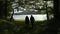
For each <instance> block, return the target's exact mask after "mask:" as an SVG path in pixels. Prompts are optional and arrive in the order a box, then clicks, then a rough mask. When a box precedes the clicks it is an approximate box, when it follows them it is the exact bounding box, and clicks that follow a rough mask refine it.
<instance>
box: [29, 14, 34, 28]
mask: <svg viewBox="0 0 60 34" xmlns="http://www.w3.org/2000/svg"><path fill="white" fill-rule="evenodd" d="M30 21H31V25H32V28H33V24H34V22H35V19H34V17H33V16H32V15H31V17H30Z"/></svg>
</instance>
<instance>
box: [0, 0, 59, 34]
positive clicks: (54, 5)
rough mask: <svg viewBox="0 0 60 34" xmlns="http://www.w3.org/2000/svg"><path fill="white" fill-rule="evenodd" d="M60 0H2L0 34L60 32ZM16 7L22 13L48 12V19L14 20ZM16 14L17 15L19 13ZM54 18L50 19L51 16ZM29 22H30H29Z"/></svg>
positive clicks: (0, 5) (57, 33) (0, 4)
mask: <svg viewBox="0 0 60 34" xmlns="http://www.w3.org/2000/svg"><path fill="white" fill-rule="evenodd" d="M59 1H60V0H0V34H60V4H59V3H60V2H59ZM14 9H17V11H19V10H21V11H23V12H22V13H18V14H20V15H26V14H46V17H47V20H44V21H34V18H33V16H32V15H31V18H32V19H31V21H29V19H28V17H27V16H26V19H25V20H24V21H22V20H19V21H16V20H14V18H13V16H14V14H15V13H14ZM18 14H16V15H18ZM50 15H53V18H51V19H49V16H50ZM28 22H29V23H28Z"/></svg>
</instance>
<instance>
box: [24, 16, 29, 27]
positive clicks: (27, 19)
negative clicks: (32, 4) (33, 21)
mask: <svg viewBox="0 0 60 34" xmlns="http://www.w3.org/2000/svg"><path fill="white" fill-rule="evenodd" d="M25 23H26V27H28V26H29V18H28V16H26V17H25Z"/></svg>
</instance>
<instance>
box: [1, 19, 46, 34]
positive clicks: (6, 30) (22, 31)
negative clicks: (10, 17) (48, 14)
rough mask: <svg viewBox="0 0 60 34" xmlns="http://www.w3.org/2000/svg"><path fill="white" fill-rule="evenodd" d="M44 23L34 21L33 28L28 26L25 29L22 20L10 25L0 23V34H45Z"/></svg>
mask: <svg viewBox="0 0 60 34" xmlns="http://www.w3.org/2000/svg"><path fill="white" fill-rule="evenodd" d="M45 23H46V21H35V23H34V26H33V28H32V25H31V24H29V27H26V24H25V22H24V21H23V20H19V21H18V20H17V21H14V23H12V24H10V23H7V22H4V23H3V22H0V31H2V32H3V33H2V32H0V34H46V33H47V32H46V28H47V26H46V24H45Z"/></svg>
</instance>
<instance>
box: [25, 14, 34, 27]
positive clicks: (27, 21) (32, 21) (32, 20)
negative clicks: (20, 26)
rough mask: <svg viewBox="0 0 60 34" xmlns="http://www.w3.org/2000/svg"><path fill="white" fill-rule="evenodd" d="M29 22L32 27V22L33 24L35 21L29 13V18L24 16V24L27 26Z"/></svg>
mask: <svg viewBox="0 0 60 34" xmlns="http://www.w3.org/2000/svg"><path fill="white" fill-rule="evenodd" d="M29 22H31V25H32V27H33V24H34V22H35V19H34V17H33V16H32V15H31V17H30V20H29V17H28V16H26V18H25V23H26V26H27V27H28V26H29Z"/></svg>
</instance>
